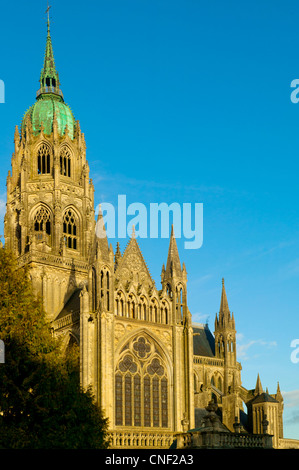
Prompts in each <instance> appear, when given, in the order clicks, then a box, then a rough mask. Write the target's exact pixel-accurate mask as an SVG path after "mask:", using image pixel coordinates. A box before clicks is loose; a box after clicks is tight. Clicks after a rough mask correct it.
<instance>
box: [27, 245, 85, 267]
mask: <svg viewBox="0 0 299 470" xmlns="http://www.w3.org/2000/svg"><path fill="white" fill-rule="evenodd" d="M31 261H35V262H39V263H45V264H50V265H54V266H60V267H65V268H74V269H77V270H82V271H87V270H88V263H86V262H84V261H80V260H77V259H75V258H66V257H62V256H57V255H53V254H52V253H46V252H42V251H38V250H34V249H31V250H30V251H29V252H28V253H25V254H24V255H22V256H20V257H19V258H18V264H19V266H23V265H24V264H28V263H29V262H31Z"/></svg>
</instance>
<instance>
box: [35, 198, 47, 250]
mask: <svg viewBox="0 0 299 470" xmlns="http://www.w3.org/2000/svg"><path fill="white" fill-rule="evenodd" d="M33 225H34V232H35V235H36V239H37V241H46V242H48V243H49V242H50V237H51V214H50V210H49V209H47V208H46V207H44V206H41V207H40V208H39V209H38V210H37V211H36V212H35V215H34V221H33Z"/></svg>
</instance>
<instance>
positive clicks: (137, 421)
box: [134, 374, 141, 426]
mask: <svg viewBox="0 0 299 470" xmlns="http://www.w3.org/2000/svg"><path fill="white" fill-rule="evenodd" d="M134 426H141V382H140V375H139V374H137V375H135V376H134Z"/></svg>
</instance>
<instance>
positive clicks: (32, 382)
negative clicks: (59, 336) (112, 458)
mask: <svg viewBox="0 0 299 470" xmlns="http://www.w3.org/2000/svg"><path fill="white" fill-rule="evenodd" d="M0 339H2V340H3V341H4V343H5V364H0V448H2V449H31V448H33V449H99V448H106V447H107V446H108V443H107V441H106V435H107V425H108V423H107V420H106V419H104V417H103V415H102V412H101V410H100V409H99V408H98V406H97V405H96V403H95V401H94V397H93V396H92V394H91V392H90V390H89V391H87V392H85V391H83V390H82V388H81V387H80V383H79V351H78V347H77V348H76V347H74V348H73V349H72V350H71V351H69V352H68V356H67V357H64V356H63V355H62V354H61V351H60V349H59V343H58V342H57V341H56V340H55V339H54V338H53V336H52V334H51V331H50V328H49V325H48V324H47V321H46V317H45V314H44V312H43V307H42V302H41V300H40V299H36V298H35V296H34V294H33V292H32V287H31V281H30V278H29V271H28V269H27V268H25V269H17V263H16V260H15V259H14V257H13V255H12V254H11V253H9V252H8V251H7V250H6V249H5V248H2V249H0Z"/></svg>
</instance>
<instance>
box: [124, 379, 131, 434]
mask: <svg viewBox="0 0 299 470" xmlns="http://www.w3.org/2000/svg"><path fill="white" fill-rule="evenodd" d="M125 426H132V377H131V375H130V374H127V375H126V376H125Z"/></svg>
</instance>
